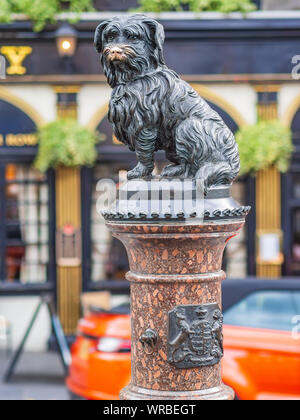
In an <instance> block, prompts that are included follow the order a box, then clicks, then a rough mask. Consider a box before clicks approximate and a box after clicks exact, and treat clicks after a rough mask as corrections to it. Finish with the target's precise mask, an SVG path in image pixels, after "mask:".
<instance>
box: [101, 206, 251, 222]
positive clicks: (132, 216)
mask: <svg viewBox="0 0 300 420" xmlns="http://www.w3.org/2000/svg"><path fill="white" fill-rule="evenodd" d="M250 210H251V207H249V206H241V207H237V208H234V209H225V210H219V209H215V210H213V211H209V210H205V211H204V220H228V219H240V218H244V217H245V216H248V214H249V213H250ZM102 216H103V217H104V219H105V220H108V221H120V220H121V221H123V222H124V221H128V222H134V221H140V222H141V221H143V222H144V221H152V222H159V221H164V222H165V221H170V222H174V221H188V220H193V219H195V218H196V217H197V213H191V214H189V215H186V214H184V213H183V212H182V213H178V214H176V215H172V214H170V213H165V214H163V215H160V214H158V213H152V214H151V215H147V214H146V213H133V212H127V213H126V212H116V211H111V210H105V211H103V212H102Z"/></svg>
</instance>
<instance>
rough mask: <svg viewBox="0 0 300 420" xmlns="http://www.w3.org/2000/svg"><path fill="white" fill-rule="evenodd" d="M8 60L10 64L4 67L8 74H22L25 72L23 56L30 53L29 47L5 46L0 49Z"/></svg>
mask: <svg viewBox="0 0 300 420" xmlns="http://www.w3.org/2000/svg"><path fill="white" fill-rule="evenodd" d="M0 52H1V54H4V55H5V56H6V58H7V60H8V61H9V64H10V66H9V67H8V68H7V69H6V73H7V74H9V75H19V76H21V75H23V74H25V73H26V71H27V70H26V67H24V66H23V62H24V60H25V58H26V57H27V56H28V55H29V54H31V53H32V48H31V47H13V46H7V47H2V48H1V49H0Z"/></svg>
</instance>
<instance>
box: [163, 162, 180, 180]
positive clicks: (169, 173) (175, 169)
mask: <svg viewBox="0 0 300 420" xmlns="http://www.w3.org/2000/svg"><path fill="white" fill-rule="evenodd" d="M184 174H185V166H184V165H168V166H166V167H165V168H164V169H163V171H162V173H161V177H164V178H174V177H180V176H183V175H184Z"/></svg>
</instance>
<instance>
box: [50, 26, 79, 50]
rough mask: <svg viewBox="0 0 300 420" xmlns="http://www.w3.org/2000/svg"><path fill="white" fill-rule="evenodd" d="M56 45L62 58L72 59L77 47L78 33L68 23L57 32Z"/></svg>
mask: <svg viewBox="0 0 300 420" xmlns="http://www.w3.org/2000/svg"><path fill="white" fill-rule="evenodd" d="M55 38H56V45H57V50H58V54H59V55H60V57H72V56H73V55H74V54H75V51H76V47H77V31H76V30H75V29H74V28H73V27H72V26H71V25H68V24H67V23H65V24H63V25H62V26H61V27H60V28H58V29H57V31H56V32H55Z"/></svg>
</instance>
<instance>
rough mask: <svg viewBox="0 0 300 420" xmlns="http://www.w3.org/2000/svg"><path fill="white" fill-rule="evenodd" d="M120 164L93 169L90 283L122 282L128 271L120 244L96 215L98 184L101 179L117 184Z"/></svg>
mask: <svg viewBox="0 0 300 420" xmlns="http://www.w3.org/2000/svg"><path fill="white" fill-rule="evenodd" d="M124 174H125V176H126V172H124V169H123V166H122V165H121V164H115V165H114V164H108V165H103V164H102V165H97V166H96V167H95V168H94V174H93V188H92V194H93V198H92V208H91V242H92V248H91V259H92V271H91V280H92V282H98V281H103V280H108V279H109V278H112V279H120V280H123V279H124V276H125V273H126V272H127V271H128V259H127V254H126V250H125V248H124V246H123V245H122V243H121V242H120V241H119V240H117V239H115V238H112V236H111V234H110V232H109V230H108V229H107V227H106V226H105V221H104V219H103V218H102V217H101V216H100V215H99V214H98V212H97V208H96V204H97V200H98V198H99V196H100V194H101V191H99V189H98V188H97V185H98V182H99V181H100V180H103V179H112V180H114V181H115V182H116V183H118V180H119V176H120V177H122V179H123V178H124Z"/></svg>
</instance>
